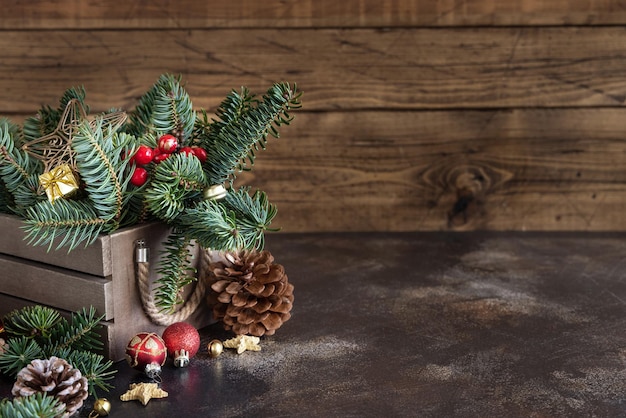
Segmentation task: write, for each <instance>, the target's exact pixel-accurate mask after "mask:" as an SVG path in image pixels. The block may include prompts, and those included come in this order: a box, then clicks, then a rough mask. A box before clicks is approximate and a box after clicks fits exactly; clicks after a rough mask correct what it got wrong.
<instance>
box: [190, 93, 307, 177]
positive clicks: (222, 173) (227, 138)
mask: <svg viewBox="0 0 626 418" xmlns="http://www.w3.org/2000/svg"><path fill="white" fill-rule="evenodd" d="M300 98H301V92H299V91H298V90H297V86H295V85H294V86H293V87H291V86H290V85H289V84H288V83H277V84H274V85H273V86H272V87H271V88H270V89H269V90H268V91H267V93H266V94H265V95H264V96H263V99H262V100H260V101H259V100H257V98H256V96H254V95H252V94H250V92H249V91H248V90H247V89H245V88H243V89H242V92H241V93H238V92H236V91H234V90H233V91H231V93H230V94H229V95H228V97H227V98H226V99H225V100H224V101H223V102H222V104H221V106H220V107H219V109H218V111H217V116H218V118H219V119H218V120H211V121H208V120H207V118H206V117H205V118H202V119H198V121H199V122H198V124H197V125H196V132H197V133H198V134H199V135H200V136H199V141H200V143H201V144H203V145H204V146H205V147H207V148H208V149H211V150H215V151H216V152H212V153H210V154H209V156H208V160H207V162H206V165H205V166H206V170H207V177H208V178H209V180H210V181H211V182H212V184H221V183H225V182H227V181H230V182H232V181H233V180H234V177H235V173H236V171H237V170H239V171H243V170H248V169H250V166H251V165H253V164H254V159H255V155H256V151H258V150H259V149H265V143H266V141H267V136H268V135H272V136H274V137H278V136H279V133H278V128H279V127H280V126H281V125H284V124H289V123H290V122H291V120H292V117H291V116H290V114H289V111H290V110H291V109H297V108H299V107H300V106H301V103H300Z"/></svg>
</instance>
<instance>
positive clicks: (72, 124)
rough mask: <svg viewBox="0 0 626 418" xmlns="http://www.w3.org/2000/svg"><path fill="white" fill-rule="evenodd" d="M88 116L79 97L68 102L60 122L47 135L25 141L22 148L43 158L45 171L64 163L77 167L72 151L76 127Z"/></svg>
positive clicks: (36, 156) (40, 158)
mask: <svg viewBox="0 0 626 418" xmlns="http://www.w3.org/2000/svg"><path fill="white" fill-rule="evenodd" d="M86 117H87V114H86V112H85V108H84V107H83V105H82V104H81V103H80V101H79V100H77V99H72V100H70V101H69V102H68V103H67V106H65V109H64V110H63V114H62V115H61V119H60V120H59V124H58V125H57V127H56V128H55V129H54V131H52V132H50V133H49V134H47V135H44V136H42V137H41V138H37V139H34V140H32V141H29V142H27V143H25V144H24V145H23V146H22V149H23V150H24V151H26V152H27V153H29V154H30V155H31V156H33V157H35V158H37V159H39V160H42V161H43V163H44V172H48V171H51V170H52V169H53V168H55V167H57V166H60V165H61V164H63V163H66V164H68V165H69V166H70V167H71V168H72V169H74V168H75V165H76V164H75V162H74V154H73V151H72V137H73V135H74V130H75V128H76V127H77V126H78V125H79V124H80V123H81V121H83V120H84V119H85V118H86Z"/></svg>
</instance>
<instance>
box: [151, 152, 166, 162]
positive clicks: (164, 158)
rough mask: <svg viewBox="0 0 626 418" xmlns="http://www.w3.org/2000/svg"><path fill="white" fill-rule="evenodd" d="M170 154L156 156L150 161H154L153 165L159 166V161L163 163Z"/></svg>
mask: <svg viewBox="0 0 626 418" xmlns="http://www.w3.org/2000/svg"><path fill="white" fill-rule="evenodd" d="M169 156H170V154H157V155H155V156H154V158H153V159H152V161H154V162H155V163H157V164H159V163H160V162H161V161H164V160H166V159H167V157H169Z"/></svg>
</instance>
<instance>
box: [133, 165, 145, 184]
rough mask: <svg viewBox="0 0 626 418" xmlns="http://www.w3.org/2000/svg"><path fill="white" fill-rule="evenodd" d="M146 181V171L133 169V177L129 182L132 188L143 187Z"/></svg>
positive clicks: (138, 168)
mask: <svg viewBox="0 0 626 418" xmlns="http://www.w3.org/2000/svg"><path fill="white" fill-rule="evenodd" d="M146 181H148V170H146V169H145V168H143V167H135V170H134V171H133V175H132V176H131V177H130V182H131V184H132V185H133V186H137V187H140V186H143V185H144V184H146Z"/></svg>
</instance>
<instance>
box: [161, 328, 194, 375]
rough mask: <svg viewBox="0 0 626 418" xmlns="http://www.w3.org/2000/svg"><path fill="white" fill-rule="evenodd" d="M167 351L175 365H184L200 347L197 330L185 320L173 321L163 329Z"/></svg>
mask: <svg viewBox="0 0 626 418" xmlns="http://www.w3.org/2000/svg"><path fill="white" fill-rule="evenodd" d="M163 341H165V346H166V347H167V353H168V355H169V356H170V357H172V358H173V359H174V365H175V366H176V367H185V366H187V365H188V364H189V360H190V359H191V358H192V357H193V356H195V355H196V353H197V352H198V349H199V348H200V334H198V330H197V329H196V328H195V327H194V326H193V325H190V324H188V323H186V322H175V323H173V324H172V325H170V326H168V327H167V328H165V331H163Z"/></svg>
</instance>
